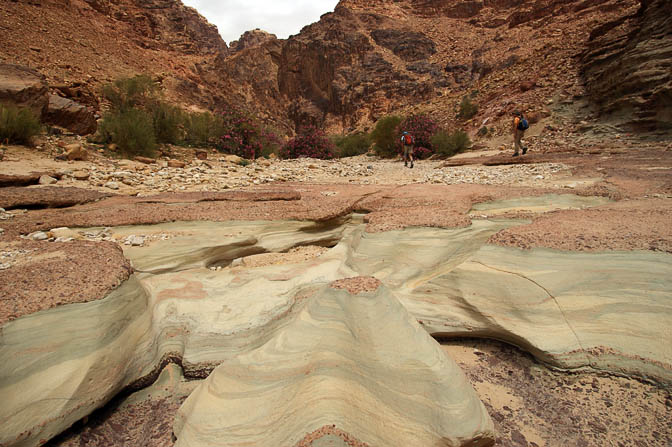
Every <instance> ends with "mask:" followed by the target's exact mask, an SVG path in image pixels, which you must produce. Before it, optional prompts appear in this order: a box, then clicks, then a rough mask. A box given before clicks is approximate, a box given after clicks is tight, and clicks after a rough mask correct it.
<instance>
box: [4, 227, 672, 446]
mask: <svg viewBox="0 0 672 447" xmlns="http://www.w3.org/2000/svg"><path fill="white" fill-rule="evenodd" d="M360 222H361V221H358V220H357V219H355V220H353V221H352V222H351V223H350V224H337V225H334V224H333V223H332V224H331V225H325V224H320V225H311V224H307V223H305V222H304V223H300V222H275V223H268V222H256V223H255V222H250V223H242V222H241V223H228V224H226V223H222V224H217V223H208V222H203V223H174V224H162V225H158V226H148V227H144V228H142V227H127V228H118V229H113V230H111V231H116V232H118V233H119V235H120V236H126V235H128V234H129V232H131V231H133V232H136V233H140V234H149V233H151V232H159V233H167V234H170V235H171V237H169V238H167V239H162V238H160V239H152V241H153V242H151V243H149V244H147V245H146V246H144V247H132V246H127V248H126V249H125V254H126V256H127V257H128V258H129V259H131V261H132V263H133V265H134V267H135V268H136V269H137V271H138V273H136V274H135V275H134V276H133V277H132V278H131V279H130V280H129V281H127V282H126V283H124V285H122V286H121V287H120V288H119V289H117V290H115V291H114V292H112V293H111V294H110V295H109V296H108V297H107V298H105V299H104V300H101V301H95V302H92V303H87V304H81V305H73V306H63V307H59V308H56V309H51V310H47V311H44V312H39V313H36V314H33V315H30V316H26V317H23V318H20V319H17V320H15V321H13V322H10V323H7V324H5V325H4V326H3V328H2V329H3V330H2V334H1V335H0V337H2V338H1V341H2V343H1V347H0V354H1V356H2V358H4V359H9V361H7V362H4V363H3V364H2V365H0V398H1V399H2V401H3V402H6V404H5V405H3V407H2V409H1V410H0V417H1V418H2V420H4V421H6V423H5V424H3V430H2V438H1V442H3V443H4V444H8V445H20V446H23V445H35V444H37V443H38V441H39V440H40V439H49V438H51V437H53V436H54V435H56V434H57V433H59V432H61V431H62V430H64V429H65V428H67V427H68V426H70V425H71V424H72V423H73V422H75V421H77V420H78V419H81V418H82V417H84V416H86V415H88V414H89V413H90V412H91V411H92V410H93V409H95V408H97V407H99V406H101V405H103V404H104V403H105V402H107V401H108V400H109V399H111V398H112V397H113V396H114V395H116V394H117V393H118V392H119V391H120V390H122V389H128V388H131V389H133V388H135V387H140V386H143V385H144V384H146V383H148V382H151V381H152V380H153V379H154V378H155V377H156V375H157V374H158V372H159V371H160V370H161V369H162V366H163V365H164V364H165V363H166V362H169V361H177V362H179V363H181V364H182V366H183V368H184V371H185V374H186V375H187V376H189V377H205V376H206V375H207V374H208V373H209V372H210V371H211V370H212V369H213V368H215V367H216V366H217V365H220V364H222V366H220V367H219V369H217V370H215V373H214V375H213V376H212V377H211V378H210V379H208V381H206V384H207V385H203V386H202V387H201V389H200V391H198V392H197V393H196V394H195V395H194V396H193V397H192V398H190V399H189V401H188V402H187V404H186V406H185V407H184V408H183V409H182V411H181V413H180V414H181V416H180V418H179V421H180V422H178V424H177V425H176V434H178V443H182V445H209V444H208V443H211V442H212V439H213V438H212V436H218V439H220V440H221V439H223V438H222V436H228V437H229V438H226V439H227V440H230V441H231V444H230V445H236V443H235V442H243V440H248V441H249V440H250V439H256V441H257V442H262V441H261V440H262V439H265V441H263V442H268V443H269V444H268V445H277V442H276V443H274V441H268V439H272V438H259V437H258V436H260V435H258V434H255V433H258V428H257V427H258V422H257V421H255V420H254V416H253V413H251V412H245V411H241V412H237V413H236V415H235V417H237V418H239V421H240V423H241V424H243V425H245V426H248V427H249V428H250V431H247V432H246V433H245V434H244V435H243V434H242V432H240V431H238V432H237V430H238V428H240V427H238V428H236V427H235V426H228V428H227V424H228V423H229V422H230V420H229V421H228V422H227V420H224V419H222V418H221V414H222V413H221V411H225V412H226V411H229V410H228V409H230V408H232V407H231V406H233V408H240V409H242V408H249V405H252V406H253V407H255V408H256V409H257V410H263V411H266V412H268V415H269V418H268V419H267V420H265V422H264V423H265V424H267V423H269V422H271V423H273V424H279V425H277V430H270V431H268V430H264V432H265V433H268V436H274V435H277V436H278V438H277V439H280V440H288V441H291V442H295V441H297V442H298V441H299V440H301V438H302V437H303V436H305V435H306V434H310V433H313V432H314V431H315V430H319V429H320V428H321V427H323V426H324V425H328V424H336V426H337V428H338V429H339V430H342V431H343V433H346V434H349V435H351V436H353V437H354V438H357V439H359V440H360V441H362V442H370V443H371V445H376V443H377V440H385V441H387V440H388V439H389V436H390V435H392V434H393V433H389V434H388V433H387V432H386V431H385V430H382V429H379V428H378V427H379V426H378V425H375V424H372V425H368V424H361V420H360V419H361V418H355V417H352V414H354V413H353V412H355V411H357V412H359V411H361V412H362V413H361V414H362V415H364V414H367V415H370V416H369V418H372V417H377V418H379V420H380V421H381V422H382V421H396V422H395V424H400V425H401V426H403V427H405V428H406V429H407V430H405V431H404V433H405V436H408V437H409V439H419V440H432V439H439V437H441V436H448V437H452V436H454V437H455V438H454V439H457V438H459V437H460V436H466V438H469V439H471V438H475V439H481V441H475V442H476V444H471V445H480V444H478V442H483V443H484V444H483V445H487V442H488V441H487V440H488V439H490V435H489V434H488V433H490V430H491V429H490V428H489V427H490V426H489V423H488V422H487V416H485V415H484V414H483V413H482V409H481V410H479V409H478V408H480V404H478V402H477V401H474V400H473V394H471V392H470V391H467V390H468V389H469V387H468V386H466V385H465V386H464V387H462V386H461V387H459V388H458V389H455V388H453V387H452V385H451V384H450V382H451V381H458V382H459V381H462V380H463V379H462V378H461V377H462V376H461V375H459V373H455V372H454V371H455V369H454V367H453V366H452V363H450V362H449V361H448V360H447V359H445V358H442V357H440V356H438V354H437V350H438V346H436V344H435V342H433V341H432V340H431V339H429V338H428V335H427V334H426V333H424V332H422V331H420V327H421V326H419V325H418V324H416V323H415V322H413V321H412V320H411V319H410V318H409V314H408V313H407V310H406V309H408V312H409V313H410V315H411V316H412V317H413V318H414V319H417V320H419V322H420V325H422V326H423V327H424V328H425V330H426V331H427V332H429V333H430V334H434V335H446V334H450V335H465V336H466V335H471V336H487V337H494V338H500V339H504V340H508V341H510V342H513V343H515V344H518V345H519V346H523V347H525V348H527V349H529V350H530V351H531V352H532V353H533V354H534V355H535V356H537V357H538V358H540V359H541V360H543V361H545V362H548V363H550V364H552V365H554V366H557V367H561V368H567V369H577V368H590V369H596V370H600V371H605V372H611V373H618V374H625V375H633V376H638V377H644V378H648V379H651V380H655V381H659V382H661V383H670V382H671V381H672V372H671V371H672V368H671V367H670V363H672V358H671V355H670V351H669V346H667V343H666V338H665V337H664V336H663V337H661V336H660V334H664V333H665V331H668V330H669V327H672V325H671V324H670V323H671V321H670V315H672V310H671V309H670V301H671V297H670V292H669V290H670V284H669V278H668V277H667V275H665V274H664V272H665V271H668V270H669V269H670V260H669V255H667V254H649V253H640V252H633V253H619V252H613V253H609V252H606V253H595V254H590V253H586V254H581V255H577V254H570V253H562V252H550V251H547V250H533V251H531V252H524V253H521V252H520V251H519V250H516V249H510V248H499V247H492V246H488V245H484V244H485V242H486V241H487V240H488V238H489V237H490V236H491V235H492V234H494V233H496V232H497V231H499V230H501V229H503V228H506V227H510V226H512V225H517V224H519V223H520V222H515V221H492V222H490V221H475V222H474V223H473V224H472V226H471V227H469V228H463V229H457V230H445V229H437V228H409V229H406V230H402V231H392V232H386V233H374V234H372V233H366V232H365V231H364V225H363V224H361V223H360ZM315 244H317V245H327V246H333V248H331V249H330V250H329V251H327V252H326V253H324V254H322V255H321V256H319V257H317V258H311V259H309V260H307V261H302V262H299V263H294V264H273V265H261V266H258V267H254V268H246V267H244V266H233V265H231V262H232V261H233V260H234V259H239V258H240V257H245V256H250V255H253V254H255V253H262V252H283V251H287V250H289V249H290V248H291V247H294V246H297V245H315ZM334 244H335V245H334ZM626 263H627V265H628V267H627V268H626V267H625V265H626ZM356 275H367V276H373V277H375V278H377V279H378V280H379V281H380V282H382V285H381V286H379V287H378V288H376V287H373V288H371V287H369V286H368V285H366V284H363V285H362V284H360V285H361V286H362V288H361V289H358V288H357V287H359V286H360V285H357V284H352V287H350V286H348V285H347V284H345V285H344V284H342V283H341V284H340V287H342V288H344V289H350V290H351V292H348V291H346V290H335V289H331V288H326V287H325V286H326V285H327V284H329V283H331V282H333V281H336V280H339V279H344V278H350V277H353V276H356ZM374 282H375V281H374ZM367 284H368V283H367ZM373 289H376V290H377V291H375V292H374V291H373ZM367 290H368V291H367ZM360 292H361V293H360ZM351 293H354V294H355V295H352V294H351ZM397 300H400V302H401V303H402V304H403V306H402V305H401V304H400V303H399V301H397ZM634 302H638V303H639V304H641V305H640V306H639V307H637V308H634V307H633V306H634V305H633V304H632V303H634ZM73 322H76V324H73ZM540 325H542V326H540ZM540 327H543V331H542V330H541V329H540ZM643 327H645V329H642V328H643ZM55 328H62V330H60V331H54V329H55ZM346 328H347V329H346ZM375 328H379V329H378V330H376V329H375ZM304 330H305V331H304ZM304 332H310V333H311V334H314V335H312V336H309V337H306V336H305V333H304ZM549 333H552V334H554V337H548V334H549ZM399 335H403V336H402V337H399ZM397 337H399V339H398V341H397V342H395V343H393V344H392V345H390V344H388V343H389V341H390V340H397ZM409 340H414V341H415V342H414V343H412V344H408V345H407V344H406V342H408V341H409ZM325 346H329V349H327V348H326V347H325ZM334 346H339V348H337V349H336V350H335V351H334V350H333V349H334ZM389 350H394V352H395V354H394V355H392V354H390V355H383V356H381V355H380V352H387V351H389ZM278 353H283V354H282V355H279V354H278ZM337 353H338V354H337ZM367 353H369V354H367ZM399 353H402V354H403V358H406V359H407V361H405V362H399V361H398V360H397V356H398V355H400V354H399ZM276 358H277V360H274V359H276ZM288 359H294V360H293V361H289V360H288ZM431 359H434V361H432V360H431ZM278 362H279V363H278ZM271 364H272V365H275V366H277V368H269V366H268V365H271ZM432 371H433V372H432ZM306 372H308V374H306ZM276 373H280V377H278V376H277V375H274V374H276ZM426 374H430V376H431V377H433V379H431V380H430V379H429V378H428V377H429V376H427V375H426ZM455 374H457V375H455ZM400 376H403V377H404V378H406V380H405V381H404V385H403V386H404V387H411V388H410V389H411V390H415V391H414V392H412V393H408V394H399V392H398V390H399V389H401V387H402V385H401V384H397V385H394V384H395V383H396V382H395V381H397V380H399V377H400ZM373 377H375V378H376V379H372V378H373ZM380 377H384V378H385V380H384V381H382V382H381V381H380V380H379V379H380ZM437 381H438V383H437ZM317 383H320V384H323V385H324V384H326V385H325V386H324V387H321V388H320V387H318V388H315V386H316V385H315V384H317ZM280 384H282V386H280ZM385 384H388V385H390V387H389V388H387V387H385V386H384V385H385ZM314 389H315V390H318V391H316V392H317V393H318V394H317V395H318V396H322V397H324V399H322V400H320V401H319V402H318V403H317V404H316V405H317V407H316V410H315V411H313V412H309V413H306V415H305V417H298V416H297V417H296V419H292V420H293V421H295V422H292V424H286V425H285V424H283V423H282V422H280V420H278V419H277V417H279V413H276V411H277V410H278V409H279V408H273V407H266V406H262V407H260V405H266V404H259V403H257V401H255V399H258V398H259V397H258V396H259V394H257V393H254V392H250V393H243V394H241V393H240V391H241V390H247V391H251V390H257V391H259V392H260V393H262V395H264V393H269V394H268V396H272V399H273V400H274V401H275V400H276V399H277V401H278V402H281V404H279V405H282V407H281V408H285V407H284V405H290V404H291V402H293V400H292V398H291V396H292V395H293V394H292V393H293V392H294V391H295V392H296V393H299V394H297V395H303V394H301V393H304V392H309V391H311V390H314ZM404 389H406V388H404ZM215 390H219V391H215ZM292 390H294V391H292ZM395 390H397V391H395ZM319 393H324V394H319ZM353 393H355V394H356V395H358V396H364V397H366V396H369V397H366V398H362V399H359V400H357V401H352V399H351V397H350V396H352V394H353ZM435 393H438V395H439V396H442V397H441V398H440V399H439V400H438V401H437V400H436V395H437V394H435ZM462 393H466V394H462ZM309 394H310V393H309ZM255 396H256V397H255ZM427 396H431V399H430V400H431V403H430V400H427ZM459 396H463V397H459ZM468 396H471V397H468ZM306 399H309V397H306ZM262 401H263V402H267V400H266V399H262ZM217 402H220V403H221V404H222V405H221V406H220V405H219V404H217ZM335 402H340V403H338V404H336V403H335ZM423 402H424V403H423ZM332 404H333V406H332ZM213 405H214V406H213ZM343 405H345V408H352V411H346V410H344V407H343ZM351 405H354V406H353V407H350V406H351ZM381 405H383V406H385V408H387V409H388V410H386V411H385V412H382V413H381V412H380V408H381ZM290 406H291V405H290ZM215 407H216V408H217V410H216V413H218V414H220V416H215V415H214V414H213V408H215ZM289 408H290V407H287V410H288V411H289ZM292 408H294V409H293V410H291V412H290V413H293V412H299V413H293V414H297V415H298V414H300V412H301V411H302V409H303V408H306V406H305V405H304V404H301V405H297V406H295V407H292ZM408 408H412V409H413V410H412V411H411V410H405V409H408ZM415 412H417V413H415ZM285 414H286V413H285ZM357 414H360V413H357ZM414 414H418V415H424V416H422V417H420V416H419V419H415V416H413V415H414ZM273 415H275V416H273ZM374 415H375V416H374ZM431 415H435V416H431ZM231 417H234V415H233V414H232V415H231ZM287 417H290V418H291V416H287ZM287 417H285V418H284V419H282V421H285V420H288V419H287ZM434 417H437V418H438V419H434ZM453 418H458V419H459V420H464V421H465V424H467V425H464V424H458V425H459V426H460V427H461V428H460V429H461V430H464V431H460V432H456V431H455V429H456V426H454V425H451V424H450V423H448V424H447V425H444V424H446V423H447V421H450V420H455V419H453ZM427 420H436V421H437V422H436V424H434V423H432V424H426V421H427ZM275 421H277V422H275ZM422 421H425V422H422ZM479 421H480V422H479ZM386 423H387V422H386ZM201 424H204V425H201ZM396 435H397V436H401V435H399V434H396ZM277 439H276V440H277ZM463 440H464V439H463ZM234 441H235V442H234ZM281 443H282V442H281ZM385 443H386V444H390V442H385ZM391 443H392V444H394V442H391ZM411 443H412V442H411ZM458 445H459V444H458Z"/></svg>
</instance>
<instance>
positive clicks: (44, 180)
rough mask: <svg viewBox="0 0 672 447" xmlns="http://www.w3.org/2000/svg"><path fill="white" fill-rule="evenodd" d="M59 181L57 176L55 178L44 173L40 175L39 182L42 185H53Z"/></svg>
mask: <svg viewBox="0 0 672 447" xmlns="http://www.w3.org/2000/svg"><path fill="white" fill-rule="evenodd" d="M57 181H58V180H56V179H55V178H53V177H51V176H49V175H42V176H40V180H39V183H40V185H53V184H54V183H56V182H57Z"/></svg>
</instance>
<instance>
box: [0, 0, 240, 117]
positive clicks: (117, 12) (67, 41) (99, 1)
mask: <svg viewBox="0 0 672 447" xmlns="http://www.w3.org/2000/svg"><path fill="white" fill-rule="evenodd" d="M227 52H228V49H227V46H226V43H225V42H224V41H223V40H222V39H221V37H220V36H219V34H218V32H217V28H216V27H215V26H213V25H210V24H208V23H207V21H206V20H205V19H204V18H203V17H201V16H200V15H199V14H198V13H197V12H196V10H194V9H192V8H188V7H185V6H184V5H182V3H181V2H179V1H178V0H151V1H140V0H117V1H110V0H87V1H84V0H29V1H25V0H20V1H16V2H0V62H5V63H12V64H19V65H25V66H29V67H32V68H35V69H37V70H38V71H40V72H41V73H42V74H44V75H45V76H46V78H47V81H48V82H49V84H50V85H51V86H52V87H53V86H61V87H69V88H75V89H77V90H78V91H79V92H80V94H79V95H78V97H79V98H81V97H82V96H84V97H96V96H97V95H98V94H99V89H100V86H101V85H102V84H104V83H106V82H109V81H111V80H114V79H116V78H118V77H122V76H131V75H134V74H138V73H148V74H152V75H155V76H156V77H157V78H158V79H160V80H161V81H162V84H163V85H164V86H165V87H166V91H167V94H168V97H169V98H170V99H172V100H174V101H176V102H181V103H184V104H193V105H198V106H201V107H214V106H215V104H216V103H217V100H218V99H221V98H220V97H219V96H218V95H217V93H216V92H217V85H210V84H207V83H204V82H203V80H202V79H201V76H200V74H199V73H200V71H202V70H203V69H204V67H208V64H210V63H212V61H214V59H215V58H216V57H217V56H219V55H226V54H227ZM206 70H207V68H206ZM62 90H67V88H66V89H62Z"/></svg>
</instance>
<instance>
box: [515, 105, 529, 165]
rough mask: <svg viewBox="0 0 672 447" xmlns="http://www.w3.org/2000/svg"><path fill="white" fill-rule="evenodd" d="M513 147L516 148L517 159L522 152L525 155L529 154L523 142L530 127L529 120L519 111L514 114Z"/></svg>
mask: <svg viewBox="0 0 672 447" xmlns="http://www.w3.org/2000/svg"><path fill="white" fill-rule="evenodd" d="M513 116H514V118H513V147H514V152H513V156H514V157H517V156H518V155H519V153H520V151H521V150H522V152H523V155H525V154H526V153H527V147H525V146H523V142H522V141H521V140H522V138H523V135H525V131H526V130H527V129H528V128H529V127H530V125H529V124H528V122H527V120H526V119H525V117H524V116H523V114H522V113H520V112H519V111H518V110H516V111H515V112H513Z"/></svg>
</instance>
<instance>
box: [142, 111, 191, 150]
mask: <svg viewBox="0 0 672 447" xmlns="http://www.w3.org/2000/svg"><path fill="white" fill-rule="evenodd" d="M148 109H149V112H150V113H151V115H152V124H153V126H154V136H155V138H156V142H157V143H169V144H176V143H177V142H178V141H181V140H182V128H183V123H184V121H185V119H184V113H183V112H182V109H180V108H179V107H176V106H173V105H170V104H168V103H166V102H163V101H155V102H152V103H151V104H150V105H149V106H148Z"/></svg>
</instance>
